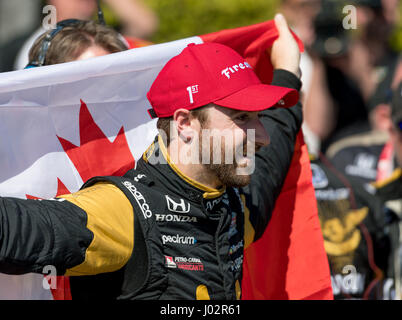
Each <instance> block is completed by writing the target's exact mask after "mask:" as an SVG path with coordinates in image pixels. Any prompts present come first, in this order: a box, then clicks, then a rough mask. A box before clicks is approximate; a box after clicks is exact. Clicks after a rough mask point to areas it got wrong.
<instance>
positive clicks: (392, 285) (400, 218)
mask: <svg viewBox="0 0 402 320" xmlns="http://www.w3.org/2000/svg"><path fill="white" fill-rule="evenodd" d="M374 186H375V188H376V194H375V195H376V197H378V198H379V199H380V200H381V201H382V202H383V204H384V213H383V218H384V223H385V227H384V233H386V235H387V237H388V239H389V243H388V245H389V254H388V255H387V256H386V257H385V258H387V261H386V264H385V267H384V270H385V274H384V279H383V281H382V282H381V285H380V286H378V295H379V296H380V298H381V299H384V300H394V299H397V300H398V299H401V297H402V284H401V282H402V168H400V167H399V168H397V169H395V170H394V172H393V173H392V175H391V176H390V177H389V178H387V179H385V180H383V181H379V182H376V183H375V184H374ZM398 291H399V292H400V293H399V296H398Z"/></svg>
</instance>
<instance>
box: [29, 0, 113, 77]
mask: <svg viewBox="0 0 402 320" xmlns="http://www.w3.org/2000/svg"><path fill="white" fill-rule="evenodd" d="M97 4H98V22H99V23H100V24H102V25H105V24H106V23H105V19H104V17H103V12H102V8H101V6H100V0H97ZM79 22H82V20H78V19H66V20H63V21H60V22H58V23H57V24H56V28H55V29H53V30H52V32H49V33H48V34H47V35H46V37H45V38H44V39H43V43H42V46H41V48H40V50H39V53H38V57H37V59H36V60H34V61H30V62H29V63H28V65H27V66H26V67H25V69H29V68H35V67H41V66H43V65H44V63H45V59H46V54H47V51H48V50H49V47H50V44H51V42H52V40H53V38H54V37H55V36H56V35H57V34H58V33H59V32H60V31H61V30H63V29H64V28H65V27H67V26H71V25H74V24H77V23H79Z"/></svg>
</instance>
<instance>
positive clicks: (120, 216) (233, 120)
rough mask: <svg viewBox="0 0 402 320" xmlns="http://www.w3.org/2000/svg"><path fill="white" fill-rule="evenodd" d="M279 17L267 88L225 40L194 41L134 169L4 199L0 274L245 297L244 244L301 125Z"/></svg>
mask: <svg viewBox="0 0 402 320" xmlns="http://www.w3.org/2000/svg"><path fill="white" fill-rule="evenodd" d="M275 22H276V26H277V28H278V31H279V38H278V40H276V41H275V43H274V45H273V47H272V48H271V61H272V64H273V66H274V68H275V71H274V77H273V82H272V85H264V84H262V83H261V82H260V81H259V79H258V78H257V76H256V75H255V74H254V72H253V70H252V69H251V67H250V65H249V64H248V63H247V62H246V61H245V60H244V59H243V58H242V57H241V56H240V55H238V54H237V53H236V52H235V51H233V50H232V49H230V48H228V47H225V46H223V45H219V44H212V43H209V44H200V45H189V46H188V47H186V48H185V49H184V50H183V51H182V53H180V54H179V55H178V56H176V57H174V58H173V59H171V60H170V61H169V62H168V63H167V64H166V65H165V67H164V68H163V69H162V71H161V72H160V73H159V75H158V77H157V78H156V80H155V81H154V83H153V85H152V87H151V89H150V90H149V92H148V100H149V101H150V103H151V106H152V109H150V110H149V113H150V115H151V116H152V117H158V118H159V120H158V128H159V129H160V135H158V136H157V137H156V139H155V141H154V143H153V144H152V145H151V146H150V147H149V148H148V150H147V151H146V152H145V153H144V155H143V157H142V159H140V160H139V161H138V162H137V168H136V170H130V171H129V172H128V173H127V174H126V175H125V176H124V177H95V178H92V179H90V180H89V181H88V182H86V183H85V184H84V186H83V188H82V190H81V191H79V192H76V193H74V194H71V195H65V196H61V197H60V198H58V199H56V201H54V200H53V201H52V200H43V201H35V200H20V199H12V198H0V244H1V245H0V272H5V273H12V274H16V273H25V272H42V268H43V267H44V266H46V265H53V266H55V267H56V269H57V271H58V273H59V274H66V275H70V276H82V277H71V278H70V279H71V289H72V296H73V298H98V299H99V298H101V299H105V298H119V299H236V298H240V297H241V287H240V283H241V276H242V262H243V251H244V248H245V247H246V246H247V245H249V244H250V243H251V242H252V241H255V240H256V239H258V238H259V237H260V236H261V235H262V233H263V232H264V230H265V228H266V226H267V224H268V222H269V219H270V215H271V212H272V209H273V207H274V204H275V199H276V197H277V196H278V195H279V193H280V191H281V187H282V184H283V181H284V179H285V177H286V174H287V170H288V168H289V165H290V161H291V158H292V154H293V148H294V143H295V138H296V135H297V133H298V131H299V129H300V125H301V121H302V112H301V106H300V104H297V101H298V92H297V90H299V89H300V87H301V83H300V80H299V60H300V53H299V47H298V45H297V43H296V41H295V39H294V38H293V36H292V34H291V32H290V31H289V28H288V26H287V24H286V21H285V20H284V18H283V16H281V15H279V16H277V17H276V18H275ZM271 107H275V108H272V109H271V110H268V109H269V108H271ZM283 107H287V108H283ZM217 140H219V141H223V143H221V145H220V146H219V144H217V143H216V141H217ZM253 149H255V150H253ZM256 151H258V152H256ZM254 155H256V157H254Z"/></svg>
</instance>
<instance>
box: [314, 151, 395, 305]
mask: <svg viewBox="0 0 402 320" xmlns="http://www.w3.org/2000/svg"><path fill="white" fill-rule="evenodd" d="M311 170H312V173H313V185H314V189H315V195H316V198H317V204H318V215H319V218H320V224H321V230H322V232H323V237H324V247H325V251H326V253H327V256H328V261H329V265H330V270H331V281H332V290H333V294H334V298H335V299H379V298H381V295H379V293H378V284H379V283H380V281H381V280H382V276H383V274H384V271H385V265H386V260H387V258H388V255H389V243H388V240H389V239H388V236H387V235H386V234H385V233H384V226H385V222H384V215H383V211H382V203H381V201H380V200H379V199H378V198H377V197H374V195H373V194H372V193H369V192H368V191H367V190H366V189H364V188H363V187H362V185H361V184H360V181H359V180H357V179H353V178H352V177H347V176H346V175H344V174H343V173H341V172H340V171H338V170H337V169H336V168H335V167H334V165H333V164H332V163H331V162H330V161H329V160H328V159H326V158H325V157H324V156H322V155H321V157H320V158H317V159H313V160H312V161H311ZM373 191H374V190H373Z"/></svg>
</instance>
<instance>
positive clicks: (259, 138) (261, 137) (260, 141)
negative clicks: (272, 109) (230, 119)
mask: <svg viewBox="0 0 402 320" xmlns="http://www.w3.org/2000/svg"><path fill="white" fill-rule="evenodd" d="M270 142H271V141H270V138H269V134H268V132H267V131H266V130H265V128H264V126H263V124H262V123H261V121H260V120H257V125H256V129H255V144H256V145H257V146H260V147H265V146H267V145H269V143H270Z"/></svg>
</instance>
